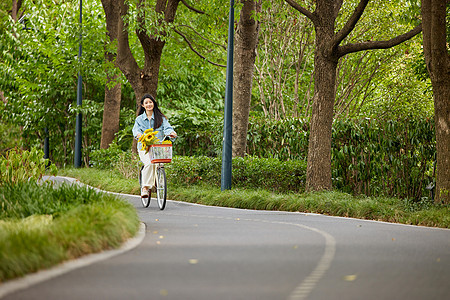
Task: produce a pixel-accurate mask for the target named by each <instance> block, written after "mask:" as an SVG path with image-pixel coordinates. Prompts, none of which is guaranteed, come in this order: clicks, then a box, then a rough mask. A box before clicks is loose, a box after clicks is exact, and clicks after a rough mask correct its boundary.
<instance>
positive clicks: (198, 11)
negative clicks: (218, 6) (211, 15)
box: [181, 0, 205, 14]
mask: <svg viewBox="0 0 450 300" xmlns="http://www.w3.org/2000/svg"><path fill="white" fill-rule="evenodd" d="M181 2H182V3H183V4H184V6H186V7H187V8H189V9H190V10H192V11H195V12H196V13H199V14H204V13H205V12H204V11H201V10H199V9H196V8H195V7H192V6H190V5H189V4H188V3H187V2H186V0H181Z"/></svg>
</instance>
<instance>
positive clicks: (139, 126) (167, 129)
mask: <svg viewBox="0 0 450 300" xmlns="http://www.w3.org/2000/svg"><path fill="white" fill-rule="evenodd" d="M154 124H155V118H154V115H152V116H151V118H150V120H149V119H148V117H147V114H146V113H145V112H143V113H142V114H140V115H139V116H138V117H137V118H136V121H134V126H133V136H134V138H136V136H137V135H138V134H139V133H140V134H144V131H145V130H147V129H150V128H153V126H154ZM154 129H155V131H158V133H157V134H156V137H157V138H158V139H159V140H160V141H161V142H162V140H163V139H164V136H166V135H168V134H171V133H172V132H173V131H175V130H173V128H172V126H171V125H170V124H169V121H168V120H167V118H165V117H163V122H162V125H161V126H160V127H159V128H154ZM136 139H137V138H136ZM141 148H142V143H141V142H138V144H137V149H138V150H141Z"/></svg>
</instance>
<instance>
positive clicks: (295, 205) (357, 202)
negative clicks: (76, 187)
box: [59, 168, 450, 228]
mask: <svg viewBox="0 0 450 300" xmlns="http://www.w3.org/2000/svg"><path fill="white" fill-rule="evenodd" d="M59 173H60V174H63V175H66V176H71V177H75V178H78V179H79V180H81V181H82V182H84V183H86V184H89V185H91V186H95V187H98V188H101V189H105V190H108V191H114V192H122V193H129V194H138V191H139V186H138V180H137V178H131V179H126V178H123V177H122V176H120V174H118V173H115V172H113V171H104V170H98V169H93V168H89V169H86V168H85V169H65V170H60V171H59ZM169 180H170V178H169ZM168 195H169V197H170V198H171V199H176V200H180V201H186V202H192V203H201V204H205V205H214V206H226V207H235V208H245V209H256V210H279V211H299V212H310V213H320V214H326V215H333V216H341V217H351V218H359V219H368V220H377V221H386V222H394V223H403V224H411V225H420V226H430V227H442V228H450V207H449V206H443V205H433V204H432V203H430V202H429V201H423V202H412V201H408V200H402V199H396V198H387V197H354V196H352V195H349V194H346V193H341V192H336V191H333V192H320V193H288V194H281V193H273V192H269V191H266V190H254V189H232V190H229V191H223V192H221V191H220V188H218V187H211V186H206V185H201V184H198V185H192V186H176V185H171V184H170V182H169V188H168Z"/></svg>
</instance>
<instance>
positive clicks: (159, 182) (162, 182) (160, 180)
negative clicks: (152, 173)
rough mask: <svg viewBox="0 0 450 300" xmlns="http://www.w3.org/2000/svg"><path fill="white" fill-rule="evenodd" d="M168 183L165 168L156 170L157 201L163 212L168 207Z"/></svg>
mask: <svg viewBox="0 0 450 300" xmlns="http://www.w3.org/2000/svg"><path fill="white" fill-rule="evenodd" d="M166 183H167V181H166V171H165V170H164V167H159V168H158V169H157V170H156V200H157V202H158V207H159V209H160V210H163V209H164V208H165V207H166V197H167V185H166Z"/></svg>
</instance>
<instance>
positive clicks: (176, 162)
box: [166, 156, 306, 192]
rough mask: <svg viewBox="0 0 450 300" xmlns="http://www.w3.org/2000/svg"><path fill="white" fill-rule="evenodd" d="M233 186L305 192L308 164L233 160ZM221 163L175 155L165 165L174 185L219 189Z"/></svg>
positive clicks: (217, 160) (266, 160)
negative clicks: (203, 185) (198, 185)
mask: <svg viewBox="0 0 450 300" xmlns="http://www.w3.org/2000/svg"><path fill="white" fill-rule="evenodd" d="M232 164H233V176H232V185H233V186H234V187H237V188H253V189H265V190H269V191H277V192H287V191H294V192H299V191H302V190H304V182H305V178H306V164H305V163H304V162H303V161H288V162H287V161H279V160H278V159H275V158H257V157H246V158H241V157H238V158H234V159H233V162H232ZM221 167H222V162H221V159H219V158H210V157H186V156H176V157H175V158H174V159H173V160H172V163H171V164H168V165H167V166H166V170H167V174H168V178H169V180H170V182H171V183H174V184H178V185H192V184H196V183H202V184H207V185H211V186H220V174H221Z"/></svg>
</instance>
